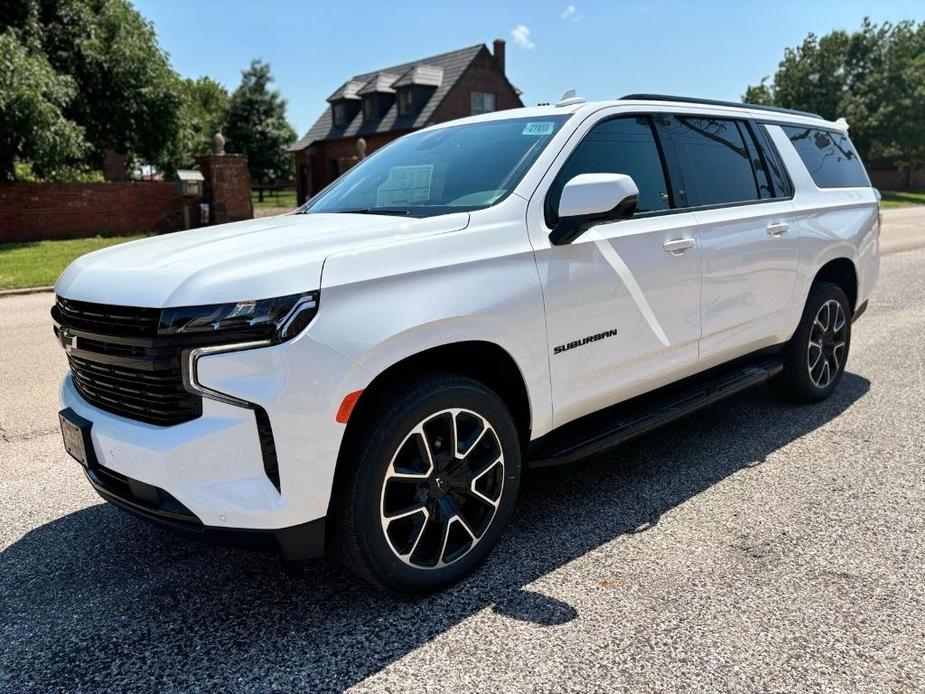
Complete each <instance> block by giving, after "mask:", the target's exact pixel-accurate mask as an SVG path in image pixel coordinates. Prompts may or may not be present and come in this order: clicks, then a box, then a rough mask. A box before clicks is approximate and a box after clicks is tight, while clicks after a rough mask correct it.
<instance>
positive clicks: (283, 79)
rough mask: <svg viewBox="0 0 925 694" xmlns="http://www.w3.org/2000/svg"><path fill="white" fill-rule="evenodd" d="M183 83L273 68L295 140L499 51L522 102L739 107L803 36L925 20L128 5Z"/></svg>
mask: <svg viewBox="0 0 925 694" xmlns="http://www.w3.org/2000/svg"><path fill="white" fill-rule="evenodd" d="M134 5H135V7H136V8H137V9H138V10H139V11H140V12H141V13H142V14H143V15H144V16H145V17H146V18H147V19H149V20H151V21H152V22H153V23H154V27H155V30H156V31H157V34H158V37H159V40H160V43H161V47H162V48H163V49H164V50H166V51H167V53H168V54H169V56H170V61H171V63H172V65H173V66H174V68H175V69H176V70H177V71H178V72H179V73H180V74H181V75H182V76H184V77H198V76H200V75H208V76H209V77H212V78H213V79H216V80H218V81H219V82H221V83H222V84H224V85H225V86H226V87H228V88H229V89H234V87H236V86H237V85H238V83H239V82H240V79H241V70H242V69H244V68H246V67H247V66H248V65H249V64H250V61H251V60H252V59H255V58H260V59H262V60H265V61H267V62H269V63H270V65H271V67H272V72H273V75H274V76H275V78H276V83H275V86H276V88H277V89H278V90H279V91H280V92H281V93H282V95H283V96H284V97H285V98H286V99H287V100H288V102H289V107H288V111H287V115H288V117H289V120H290V122H291V123H292V124H293V126H294V127H295V129H296V130H297V131H298V133H299V135H300V136H301V135H302V134H304V133H305V131H306V130H308V128H309V127H310V126H311V125H312V123H313V122H314V121H315V119H316V118H317V117H318V116H319V115H320V114H321V112H322V111H323V110H324V108H325V106H326V103H325V99H326V98H327V96H328V95H329V94H330V93H331V92H333V91H334V90H335V89H337V87H338V86H340V84H341V83H343V82H344V81H345V80H346V79H348V78H349V77H351V76H352V75H354V74H358V73H362V72H369V71H372V70H375V69H378V68H384V67H388V66H390V65H396V64H399V63H404V62H408V61H411V60H417V59H420V58H424V57H426V56H429V55H434V54H437V53H443V52H446V51H450V50H454V49H457V48H463V47H466V46H471V45H474V44H477V43H485V44H486V45H487V46H488V47H489V48H491V42H492V40H493V39H495V38H504V39H506V40H507V74H508V79H510V80H511V82H512V83H513V84H514V85H516V86H517V87H519V88H520V89H521V90H522V91H523V96H522V98H523V101H524V104H525V105H528V106H530V105H534V104H536V103H538V102H544V101H556V100H557V99H558V98H559V97H560V96H561V95H562V93H563V92H564V91H565V90H567V89H576V90H577V92H578V95H579V96H583V97H586V98H588V99H608V98H616V97H619V96H622V95H624V94H629V93H638V92H648V93H662V94H678V95H685V96H696V97H701V98H713V99H727V100H739V99H740V98H741V96H742V94H744V92H745V89H746V87H747V86H748V85H749V84H756V83H757V82H758V81H759V80H760V79H761V78H762V77H763V76H765V75H772V74H773V73H774V70H775V69H776V67H777V64H778V62H780V59H781V58H782V57H783V53H784V49H785V48H786V47H788V46H796V45H798V44H800V43H801V42H802V40H803V38H804V37H805V36H806V34H808V33H809V32H815V33H816V34H825V33H827V32H829V31H831V30H832V29H847V30H854V29H856V28H858V27H859V26H860V24H861V20H862V19H863V18H864V16H870V17H871V19H872V20H873V21H875V22H883V21H892V22H895V21H899V20H902V19H914V20H916V21H922V20H923V19H925V3H923V2H922V0H915V1H910V0H877V1H876V2H875V1H873V0H867V1H866V2H862V1H858V0H839V1H838V2H815V1H813V0H803V1H802V2H792V1H790V0H776V1H772V2H767V1H763V2H749V1H747V0H740V1H739V2H708V1H697V0H691V1H689V2H655V1H654V0H613V1H609V2H608V1H605V0H595V1H593V2H591V1H588V0H575V1H574V2H573V3H572V2H557V1H551V0H550V1H547V0H532V1H527V0H515V1H513V2H510V1H509V2H498V1H497V0H495V1H494V2H484V1H483V0H465V2H459V1H457V2H440V1H439V0H431V1H430V2H421V1H420V0H404V1H403V2H387V1H386V2H382V1H380V2H369V1H368V0H352V1H351V2H333V1H332V2H309V1H305V0H303V1H302V2H296V1H294V0H290V1H284V0H260V1H256V2H255V1H254V0H223V1H222V2H216V1H215V0H200V1H196V2H190V1H189V0H135V1H134Z"/></svg>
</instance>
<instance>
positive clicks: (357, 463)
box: [332, 374, 521, 594]
mask: <svg viewBox="0 0 925 694" xmlns="http://www.w3.org/2000/svg"><path fill="white" fill-rule="evenodd" d="M374 402H375V403H376V404H374V405H372V407H370V408H367V411H365V412H364V413H363V418H362V420H360V421H359V422H358V426H357V429H355V430H351V432H350V434H349V435H350V437H351V440H350V441H349V442H347V445H346V446H345V448H344V453H342V455H341V459H340V461H339V463H338V465H339V470H338V479H337V484H336V485H335V494H334V498H333V506H332V516H333V520H334V526H333V529H332V535H333V537H332V540H333V542H332V544H333V549H334V553H335V554H336V556H337V557H338V558H339V559H340V560H341V561H342V562H343V563H344V564H346V566H347V567H348V568H350V569H351V570H353V571H354V572H355V573H357V574H358V575H359V576H361V577H362V578H364V579H366V580H367V581H369V582H371V583H373V584H374V585H378V586H381V587H383V588H386V589H388V590H391V591H394V592H397V593H404V594H420V593H427V592H431V591H433V590H436V589H438V588H442V587H444V586H447V585H449V584H451V583H453V582H455V581H457V580H459V579H460V578H462V577H463V576H465V575H466V574H468V573H469V572H470V571H472V570H473V569H474V568H475V567H476V566H478V565H479V564H480V563H481V562H482V561H483V560H484V559H485V557H486V556H487V555H488V554H489V552H490V551H491V550H492V548H493V547H494V545H495V544H496V543H497V541H498V538H499V537H500V535H501V533H502V531H503V530H504V527H505V526H506V525H507V523H508V520H509V519H510V516H511V513H512V512H513V510H514V506H515V503H516V501H517V494H518V491H519V488H520V476H521V451H520V442H519V437H518V435H517V430H516V428H515V426H514V421H513V419H512V417H511V415H510V412H509V411H508V409H507V407H506V406H505V404H504V402H502V400H501V399H500V398H499V397H498V396H497V395H496V394H495V393H494V392H492V391H491V390H489V389H488V388H486V387H485V386H484V385H482V384H481V383H478V382H477V381H474V380H472V379H469V378H465V377H462V376H456V375H452V374H432V375H427V376H422V377H419V378H418V379H416V380H415V381H414V382H412V383H409V384H406V385H404V386H401V387H399V388H396V389H393V390H392V391H391V392H389V393H386V394H382V395H380V397H378V398H377V399H376V400H375V401H374ZM454 422H455V431H456V432H458V435H456V436H455V438H456V439H457V445H456V453H455V454H454V453H453V452H452V440H453V439H454V428H453V423H454ZM415 509H417V510H415Z"/></svg>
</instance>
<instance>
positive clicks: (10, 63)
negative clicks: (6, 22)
mask: <svg viewBox="0 0 925 694" xmlns="http://www.w3.org/2000/svg"><path fill="white" fill-rule="evenodd" d="M76 91H77V90H76V85H75V84H74V81H73V80H72V79H70V78H69V77H67V76H63V75H59V74H57V73H56V72H55V71H54V69H53V68H52V67H51V65H50V64H49V63H48V61H47V60H46V59H45V56H44V55H42V54H36V53H33V52H32V51H30V50H29V49H28V48H27V47H26V46H24V45H23V44H22V43H21V42H20V41H19V39H18V38H17V36H16V34H15V33H14V32H13V31H10V30H8V31H6V32H4V33H2V34H0V182H3V181H10V180H13V179H14V177H15V171H16V168H17V166H16V165H17V161H28V162H29V163H30V164H31V170H32V171H33V172H34V173H35V174H36V175H38V176H41V177H43V178H54V177H56V176H57V175H59V174H60V173H61V172H63V171H65V170H67V169H68V168H69V167H73V166H74V165H76V164H77V163H79V162H80V160H81V158H82V157H83V155H84V154H85V153H86V151H87V149H88V146H87V142H86V140H85V139H84V131H83V128H81V127H80V126H78V125H77V124H75V123H74V122H73V121H71V120H68V118H67V117H66V116H65V114H64V112H65V110H66V109H67V107H68V106H69V105H70V103H71V102H72V100H73V99H74V96H75V94H76Z"/></svg>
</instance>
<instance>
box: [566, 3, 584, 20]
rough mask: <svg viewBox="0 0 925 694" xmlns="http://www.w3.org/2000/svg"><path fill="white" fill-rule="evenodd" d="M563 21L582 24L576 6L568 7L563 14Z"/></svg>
mask: <svg viewBox="0 0 925 694" xmlns="http://www.w3.org/2000/svg"><path fill="white" fill-rule="evenodd" d="M562 19H567V20H568V21H570V22H580V21H581V15H580V14H578V9H577V8H576V7H575V6H574V5H566V6H565V10H564V11H563V12H562Z"/></svg>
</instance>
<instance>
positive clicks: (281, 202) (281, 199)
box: [251, 188, 296, 212]
mask: <svg viewBox="0 0 925 694" xmlns="http://www.w3.org/2000/svg"><path fill="white" fill-rule="evenodd" d="M259 198H260V196H259V195H258V194H257V191H256V190H252V191H251V202H253V203H254V211H255V212H256V211H257V210H269V209H274V208H279V207H295V206H296V197H295V188H291V189H289V190H277V191H275V192H270V191H265V192H264V194H263V202H258V200H259Z"/></svg>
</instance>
